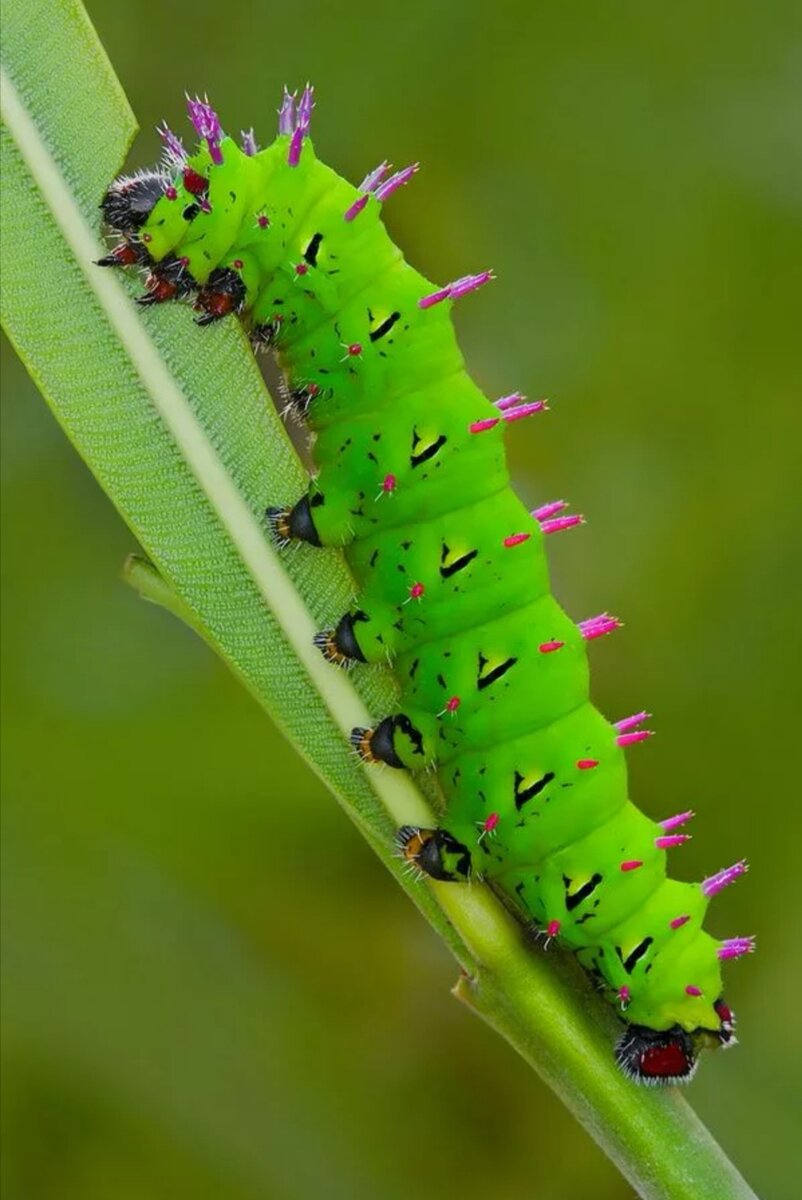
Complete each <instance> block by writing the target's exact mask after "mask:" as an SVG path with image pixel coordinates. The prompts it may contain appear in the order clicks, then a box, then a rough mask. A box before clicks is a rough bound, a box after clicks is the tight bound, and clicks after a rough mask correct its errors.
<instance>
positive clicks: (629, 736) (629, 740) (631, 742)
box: [615, 729, 654, 746]
mask: <svg viewBox="0 0 802 1200" xmlns="http://www.w3.org/2000/svg"><path fill="white" fill-rule="evenodd" d="M650 737H654V731H653V730H651V729H632V730H630V732H629V733H619V735H618V737H617V738H616V739H615V742H616V745H617V746H636V745H637V744H638V742H645V741H646V740H647V738H650Z"/></svg>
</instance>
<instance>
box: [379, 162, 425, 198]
mask: <svg viewBox="0 0 802 1200" xmlns="http://www.w3.org/2000/svg"><path fill="white" fill-rule="evenodd" d="M419 169H420V163H413V164H412V166H411V167H404V169H403V171H396V173H395V175H391V176H390V178H389V179H387V180H385V182H384V183H382V184H380V185H379V186H378V187H377V188H376V191H375V192H374V193H373V194H374V196H375V197H376V199H377V200H378V201H380V202H381V201H383V200H386V199H387V198H388V196H392V194H393V192H396V191H398V189H399V188H400V187H403V186H404V184H405V183H409V181H410V179H411V178H412V176H413V175H414V174H415V173H416V171H418V170H419Z"/></svg>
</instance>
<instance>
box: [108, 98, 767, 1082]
mask: <svg viewBox="0 0 802 1200" xmlns="http://www.w3.org/2000/svg"><path fill="white" fill-rule="evenodd" d="M311 108H312V104H311V93H310V92H309V90H308V89H307V92H305V93H304V96H303V98H302V100H301V102H300V104H299V105H298V106H296V105H295V102H294V100H293V99H292V98H291V97H286V96H285V102H284V105H283V107H282V112H281V116H280V134H279V137H278V139H277V140H276V141H275V142H274V143H273V144H272V145H271V146H270V147H269V148H268V149H266V150H264V151H261V152H257V151H256V147H255V144H254V143H253V141H252V135H247V136H246V139H245V142H244V149H240V147H239V146H238V145H237V144H236V143H235V142H234V141H233V140H232V139H230V138H226V137H224V135H223V134H222V132H221V131H220V129H219V123H217V120H216V117H215V114H214V113H212V111H211V109H209V108H208V106H207V105H206V104H201V103H200V102H199V101H196V102H192V103H191V105H190V111H191V116H192V118H193V121H194V123H195V125H196V128H197V129H198V131H199V133H200V134H201V135H202V137H203V138H204V139H205V142H204V143H203V144H202V145H201V148H200V149H199V150H198V151H197V152H196V153H194V154H193V155H192V156H191V157H188V156H186V155H185V153H184V151H183V147H181V145H180V143H178V141H177V139H175V138H174V136H173V135H172V134H170V133H169V131H164V133H163V136H164V137H165V141H166V144H167V151H168V161H167V164H166V166H164V167H162V168H161V169H160V170H158V171H156V172H154V173H150V174H145V175H143V176H140V177H135V178H134V179H132V180H130V179H129V180H126V179H122V180H120V181H118V182H117V183H116V184H114V185H113V186H112V188H111V189H110V191H109V193H108V195H107V197H106V199H105V200H104V210H105V213H106V217H107V219H108V221H109V223H110V224H112V225H113V226H115V227H116V228H118V229H119V230H120V231H121V232H122V233H123V234H125V235H126V240H125V241H124V242H123V243H121V245H120V246H118V247H117V249H116V250H115V251H113V252H112V254H110V255H109V256H108V258H106V259H105V260H103V261H104V265H128V264H130V263H131V262H134V261H136V262H139V263H144V264H146V265H148V266H149V269H150V271H151V274H150V279H149V284H148V291H147V293H146V295H145V296H144V297H143V301H144V302H145V303H154V302H159V301H163V300H167V299H171V298H174V297H181V296H182V295H192V296H193V297H194V298H195V304H196V308H198V310H199V311H200V312H201V314H202V315H201V317H200V321H201V323H207V322H208V321H210V320H215V319H218V318H220V317H222V316H224V315H226V314H227V313H228V312H232V311H236V312H239V313H243V314H247V320H248V322H249V325H250V328H251V332H252V337H253V339H254V342H255V343H256V344H261V345H267V346H269V347H270V348H272V349H273V350H274V351H275V353H276V354H277V356H278V361H279V363H280V365H281V367H282V368H283V370H284V372H285V374H286V380H287V392H288V398H289V404H290V405H291V406H292V407H293V408H294V409H295V410H296V411H297V412H298V413H300V414H301V415H303V416H304V418H305V420H306V422H307V423H308V426H309V428H310V429H311V430H312V431H313V432H314V434H315V435H316V437H315V442H314V454H315V459H316V464H317V467H318V473H317V475H316V476H315V478H314V479H313V480H312V481H311V482H310V487H309V491H308V494H307V495H306V496H305V497H302V498H301V499H300V500H299V501H297V502H296V503H295V504H294V505H292V506H291V507H288V508H286V509H280V510H270V513H269V516H270V521H271V524H272V527H273V530H274V533H275V534H276V536H277V537H278V539H279V540H280V541H284V540H285V539H291V538H300V539H302V540H305V541H307V542H310V543H312V544H313V545H327V546H332V545H333V546H340V547H342V548H343V550H344V553H345V555H346V558H347V560H348V562H349V565H350V567H351V570H352V572H353V575H354V578H355V580H356V585H357V590H358V595H359V600H358V602H357V604H356V605H355V606H354V608H353V610H352V611H351V612H349V613H346V614H344V616H343V618H342V620H341V621H340V622H339V624H338V626H337V627H336V628H335V629H334V630H329V631H326V632H325V633H323V634H321V635H320V638H319V644H320V646H321V649H322V650H323V652H324V653H325V654H326V655H327V657H328V658H329V659H330V660H332V661H333V662H337V663H340V664H345V663H351V662H360V661H362V662H364V661H366V662H374V661H381V660H385V659H386V660H388V661H390V662H391V663H392V664H393V666H394V670H395V672H396V674H397V677H398V680H399V683H400V685H401V703H400V707H399V712H398V713H395V714H391V715H389V716H387V717H386V718H385V719H384V720H383V721H382V722H380V724H379V725H378V726H377V727H376V728H375V729H373V730H356V731H354V739H353V740H354V744H355V745H356V746H357V748H358V749H359V751H360V753H361V754H362V756H363V757H364V758H366V759H367V760H381V761H384V762H386V763H389V764H390V765H391V766H394V767H407V768H410V769H413V770H414V769H416V768H420V767H424V766H428V765H431V764H434V765H435V766H436V769H437V772H438V777H439V780H440V783H441V785H442V791H443V795H444V798H445V816H444V819H443V823H442V826H441V827H440V829H438V830H412V829H407V830H404V831H402V835H401V845H402V848H403V852H404V853H405V855H406V856H407V857H408V858H409V859H410V860H411V861H414V862H415V863H416V864H417V865H418V866H419V867H420V868H421V869H422V870H424V871H427V872H428V873H429V874H431V875H434V876H435V877H438V878H445V879H465V878H467V877H468V876H470V875H473V876H482V877H486V878H489V879H493V880H495V881H496V883H497V884H498V886H499V887H500V888H502V889H503V890H504V891H505V892H506V893H507V894H508V896H509V897H510V898H511V900H512V902H513V903H514V904H515V905H516V907H517V908H518V910H519V911H520V912H521V914H522V915H523V917H524V918H525V919H527V920H529V921H532V922H535V923H536V924H537V926H538V927H539V928H541V929H542V930H543V931H544V932H546V933H547V934H548V936H550V937H559V938H560V939H561V940H562V941H563V942H564V943H565V944H566V945H567V946H569V947H570V948H571V949H573V950H575V951H577V952H578V954H579V957H580V960H581V961H582V963H583V965H584V966H585V967H586V968H587V969H588V970H589V971H590V972H591V973H592V974H593V975H594V976H595V978H596V980H597V982H598V983H599V985H600V986H601V987H602V989H603V990H604V992H605V994H606V996H607V998H608V999H609V1000H610V1001H611V1002H612V1003H614V1004H615V1005H616V1006H617V1007H618V1008H619V1010H620V1011H621V1012H622V1013H623V1015H624V1017H625V1019H626V1020H627V1021H628V1022H631V1023H632V1024H633V1025H634V1026H636V1027H637V1029H636V1032H635V1033H634V1034H631V1035H629V1038H628V1039H627V1038H625V1039H624V1040H623V1041H622V1043H621V1044H620V1045H619V1059H620V1061H621V1062H622V1065H623V1066H624V1068H625V1069H626V1070H628V1071H629V1072H630V1073H631V1074H633V1076H635V1077H639V1078H643V1079H647V1080H652V1081H662V1080H665V1079H682V1078H686V1077H689V1076H690V1074H691V1073H692V1070H693V1066H694V1063H695V1057H696V1048H697V1047H698V1045H699V1044H700V1042H702V1043H703V1042H705V1041H709V1042H712V1043H721V1044H727V1043H728V1042H730V1041H731V1040H732V1028H733V1025H732V1015H731V1013H730V1012H729V1010H728V1009H727V1007H726V1005H724V1003H723V1001H722V1000H721V975H720V961H721V959H722V958H726V957H734V956H736V955H737V954H740V953H744V952H745V951H746V950H748V949H751V940H750V939H731V940H730V941H728V942H720V941H718V940H717V939H715V938H713V937H711V936H710V935H709V934H707V933H706V932H705V931H704V929H703V928H702V923H703V918H704V915H705V910H706V907H707V904H708V901H709V898H710V896H711V895H713V894H714V893H715V892H716V891H717V890H719V889H720V888H721V887H723V886H724V885H725V884H726V883H728V882H729V881H730V880H731V879H733V878H735V877H736V876H737V875H738V874H740V873H741V871H742V870H744V869H745V865H744V864H736V865H735V866H734V867H733V868H730V869H729V870H728V871H725V872H720V873H719V874H718V875H716V876H712V877H711V878H710V879H708V880H706V881H705V882H704V883H702V884H687V883H678V882H675V881H673V880H670V879H668V878H667V877H666V851H667V849H668V848H670V847H671V846H674V845H678V844H679V843H681V842H682V841H683V840H685V837H686V835H685V834H683V833H679V834H678V833H675V832H673V830H675V829H677V828H679V827H680V826H681V825H683V824H684V822H685V820H687V819H688V818H689V817H690V816H692V814H691V813H684V814H680V815H679V816H678V817H676V818H670V819H669V820H667V821H664V822H656V821H654V820H652V819H650V818H649V817H647V816H645V815H644V814H643V813H641V812H640V811H639V810H638V809H637V808H636V807H635V806H634V805H633V804H632V803H631V802H630V800H629V796H628V789H627V772H626V764H625V760H624V749H625V747H626V745H628V744H629V743H631V742H633V741H639V740H641V739H642V738H644V737H645V736H647V733H646V732H645V731H643V730H641V729H640V728H639V726H640V724H641V723H642V720H643V719H644V718H645V717H646V715H647V714H638V716H636V717H633V718H630V719H627V720H625V721H623V722H619V723H618V725H613V724H611V723H610V722H609V721H607V720H606V719H605V718H604V717H603V716H601V714H600V713H599V712H598V711H597V710H596V708H595V707H594V706H593V705H592V704H591V702H590V700H589V682H588V664H587V652H586V650H587V643H588V642H589V641H592V640H593V639H594V638H596V637H598V636H601V635H603V634H605V633H607V632H610V631H611V630H612V629H613V628H615V626H616V625H617V622H616V621H615V619H613V618H610V617H608V616H607V615H606V614H604V615H603V616H601V617H598V618H593V619H591V620H590V621H586V622H583V623H581V624H577V623H576V622H575V621H573V620H572V619H570V618H569V617H568V616H567V615H566V614H565V613H564V612H563V610H562V609H561V608H560V606H559V605H558V604H557V602H556V601H555V599H554V598H553V597H552V595H551V592H550V587H549V577H548V569H547V562H546V554H545V540H546V537H547V536H548V534H549V533H553V532H557V531H559V530H561V529H564V528H568V527H570V525H572V524H574V523H576V522H577V520H578V518H576V517H573V516H566V515H565V514H564V513H563V512H562V509H563V507H564V506H563V505H562V504H561V503H556V504H552V505H546V506H544V507H543V508H542V509H540V510H537V511H536V512H535V513H534V514H533V513H530V512H529V511H528V510H527V509H526V507H525V506H524V505H523V503H522V502H521V500H520V499H519V498H518V497H517V496H516V495H515V493H514V492H513V491H512V490H511V488H510V481H509V475H508V470H507V465H506V459H505V454H504V446H503V438H504V432H505V427H506V425H507V424H509V423H510V421H512V420H516V419H517V418H519V417H522V416H528V415H532V414H534V413H535V412H538V411H540V410H542V409H543V408H544V407H545V405H544V404H543V403H542V402H536V403H534V404H527V403H526V402H525V401H524V399H523V398H522V397H519V396H511V397H504V398H502V400H500V401H497V402H496V403H491V402H490V401H489V400H488V399H487V398H486V397H485V396H484V395H483V394H482V392H481V391H480V390H479V389H478V388H477V386H476V384H475V383H474V382H473V381H472V380H471V378H470V376H469V375H468V373H467V371H466V368H465V364H464V361H463V358H462V355H461V353H460V350H459V347H458V345H457V341H456V338H455V335H454V329H453V325H452V320H451V312H450V310H451V307H452V305H453V303H454V300H455V299H457V298H459V296H460V295H462V294H465V293H466V292H468V291H472V290H474V289H475V288H476V287H478V286H480V285H481V284H482V283H484V282H486V281H487V280H488V279H489V278H490V273H489V272H483V273H482V274H480V275H475V276H467V277H465V278H464V279H462V280H458V281H457V282H456V284H453V285H449V287H447V288H438V287H437V286H436V285H434V284H433V283H431V282H430V281H429V280H427V279H425V278H424V277H423V276H422V275H420V274H419V273H418V272H417V271H416V270H414V269H413V268H412V267H411V266H409V264H408V263H407V262H406V261H405V260H404V258H403V257H402V255H401V253H400V251H399V250H398V249H397V247H396V246H395V245H394V244H393V242H392V240H391V239H390V237H389V235H388V233H387V231H386V229H385V227H384V225H383V223H382V220H381V209H382V203H383V201H384V200H385V199H386V198H387V196H388V195H389V194H390V193H391V192H392V191H394V190H395V189H396V188H397V187H399V186H401V185H402V184H403V183H406V182H407V181H408V179H409V178H410V177H411V175H412V173H413V171H414V168H409V169H407V170H406V171H404V172H400V173H398V174H397V175H395V176H390V177H389V178H388V177H387V176H388V168H387V167H386V166H385V165H383V166H382V167H381V168H379V169H378V170H377V171H376V172H373V173H372V174H371V175H370V176H368V177H367V178H366V180H365V181H363V184H362V186H361V187H360V188H355V187H353V186H352V185H351V184H349V183H347V182H346V181H345V180H343V179H341V178H340V177H339V176H338V175H336V174H335V172H334V171H332V170H331V169H330V168H328V167H326V166H325V165H323V164H322V163H320V162H319V161H318V159H317V158H316V156H315V154H314V150H313V147H312V144H311V142H310V140H309V137H308V130H309V118H310V115H311Z"/></svg>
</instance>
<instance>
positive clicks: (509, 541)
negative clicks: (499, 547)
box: [503, 533, 532, 550]
mask: <svg viewBox="0 0 802 1200" xmlns="http://www.w3.org/2000/svg"><path fill="white" fill-rule="evenodd" d="M531 536H532V535H531V533H511V534H510V536H509V537H505V539H504V542H503V545H504V546H506V548H507V549H508V550H509V549H511V548H512V547H513V546H520V545H521V543H522V542H528V541H529V539H530V537H531Z"/></svg>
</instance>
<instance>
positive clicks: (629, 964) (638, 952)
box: [615, 937, 654, 975]
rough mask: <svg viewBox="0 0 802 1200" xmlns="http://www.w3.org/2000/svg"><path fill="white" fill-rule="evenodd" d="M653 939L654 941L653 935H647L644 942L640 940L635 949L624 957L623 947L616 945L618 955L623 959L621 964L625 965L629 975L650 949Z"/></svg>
mask: <svg viewBox="0 0 802 1200" xmlns="http://www.w3.org/2000/svg"><path fill="white" fill-rule="evenodd" d="M653 941H654V938H653V937H645V938H644V939H643V941H642V942H638V944H637V946H636V947H635V949H634V950H633V951H632V953H631V954H628V955H627V957H626V958H624V954H623V951H622V949H621V947H620V946H616V948H615V952H616V954H617V955H618V957H619V958H620V959H621V965H622V966H623V968H624V970H625V971H626V973H627V975H631V974H632V972H633V971H634V969H635V967H636V966H637V964H638V963H639V962H640V960H641V959H642V958H643V956H644V954H645V953H646V951H647V950H648V949H649V947H650V946H651V944H652V942H653Z"/></svg>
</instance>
